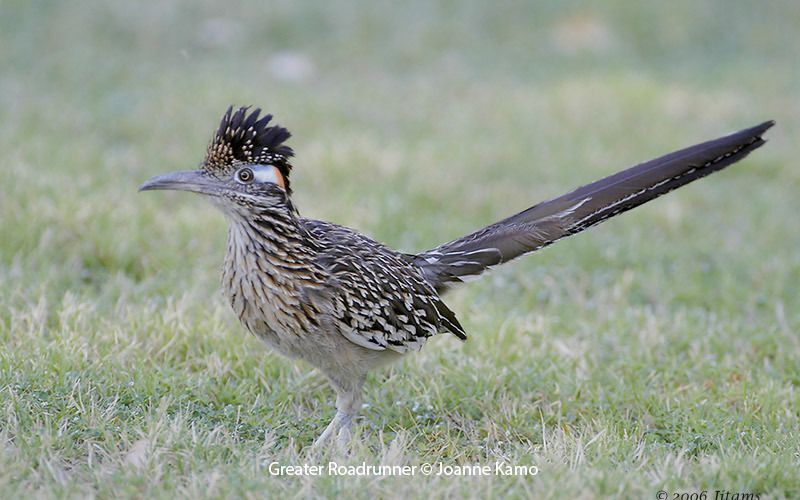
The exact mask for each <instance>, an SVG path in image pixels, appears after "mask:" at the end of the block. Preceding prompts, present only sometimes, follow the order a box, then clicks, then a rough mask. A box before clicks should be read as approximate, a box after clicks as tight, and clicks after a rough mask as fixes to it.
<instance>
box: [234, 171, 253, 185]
mask: <svg viewBox="0 0 800 500" xmlns="http://www.w3.org/2000/svg"><path fill="white" fill-rule="evenodd" d="M253 177H254V175H253V171H252V170H250V169H249V168H243V169H241V170H239V171H238V172H236V178H237V179H238V180H239V182H243V183H245V184H249V183H250V182H253Z"/></svg>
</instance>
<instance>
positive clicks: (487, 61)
mask: <svg viewBox="0 0 800 500" xmlns="http://www.w3.org/2000/svg"><path fill="white" fill-rule="evenodd" d="M0 11H2V15H0V151H2V152H3V154H2V155H1V156H0V290H2V292H0V497H2V498H9V499H12V498H20V497H23V496H33V497H66V498H70V497H85V496H97V497H101V498H111V497H146V498H149V497H158V498H175V497H190V498H205V497H209V498H222V497H227V498H236V497H241V496H246V497H262V496H272V495H277V494H282V495H291V496H294V495H297V496H308V495H311V496H323V497H326V496H335V495H337V494H340V493H351V494H352V493H355V496H356V497H363V498H370V497H373V495H375V494H378V495H383V496H395V495H397V496H406V497H417V496H431V495H434V496H435V495H437V494H451V495H466V496H485V495H486V494H489V493H494V494H498V495H499V494H500V493H507V494H511V495H514V496H520V497H522V496H530V495H533V496H536V497H539V498H544V497H560V498H573V497H580V498H594V497H615V496H624V497H635V498H656V493H657V492H658V491H659V490H664V491H665V492H668V493H669V494H670V496H669V498H673V496H672V494H674V493H681V492H688V493H692V492H694V493H700V492H702V491H703V490H707V491H708V493H707V495H708V500H712V499H714V495H715V493H714V492H715V491H716V490H722V491H728V492H730V493H731V494H733V493H737V492H739V493H743V492H752V493H758V494H760V497H761V498H766V497H776V498H781V497H787V498H789V497H797V496H798V495H800V423H799V419H798V417H800V401H798V397H800V393H799V390H798V389H799V388H800V387H799V386H800V364H799V363H798V360H799V359H800V337H799V336H798V335H799V334H800V222H799V220H800V219H798V217H800V168H798V165H797V161H796V157H797V150H796V148H797V139H798V137H800V65H799V64H798V54H800V35H798V31H797V26H800V8H798V6H797V3H796V2H795V1H794V0H777V1H774V2H764V3H757V2H743V1H728V0H718V1H708V2H702V3H698V2H694V1H688V0H679V1H676V2H657V3H656V2H626V1H621V0H620V1H611V2H603V3H599V4H596V5H595V4H581V3H578V2H572V1H569V2H559V3H555V2H553V3H547V4H544V3H543V4H542V5H536V4H534V3H531V4H530V5H528V4H527V3H523V2H507V3H506V2H500V3H490V2H480V1H466V2H441V3H439V2H436V3H434V2H425V1H422V0H420V1H412V2H402V3H401V2H397V3H394V2H376V3H368V4H366V5H363V4H356V3H351V2H346V1H344V0H337V1H335V2H327V3H322V2H320V3H319V4H318V5H317V4H313V3H303V2H288V1H281V2H274V3H271V4H266V3H263V2H256V1H244V0H242V1H234V2H229V3H227V4H225V6H224V8H223V7H221V6H219V5H218V4H217V2H211V1H204V2H190V1H188V0H186V1H182V2H146V3H140V2H101V1H84V2H56V1H44V0H42V1H27V2H26V1H23V0H0ZM229 104H254V105H257V106H260V107H262V108H265V109H266V110H268V111H270V112H272V113H273V114H275V115H276V117H277V121H278V122H279V123H280V124H282V125H284V126H287V127H288V128H289V129H290V130H292V131H293V133H294V137H293V139H292V141H291V144H292V145H293V146H294V148H295V150H296V151H297V159H296V161H295V174H294V183H293V186H294V188H295V191H296V196H295V199H296V204H297V205H298V207H299V208H300V210H301V212H302V213H303V214H304V215H306V216H310V217H315V218H323V219H328V220H333V221H335V222H338V223H341V224H345V225H348V226H351V227H356V228H358V229H360V230H362V231H364V232H366V233H367V234H370V235H372V236H373V237H375V238H377V239H379V240H381V241H383V242H386V243H387V244H389V245H390V246H393V247H396V248H400V249H403V250H406V251H414V250H423V249H427V248H430V247H432V246H434V245H436V244H438V243H440V242H443V241H445V240H449V239H452V238H454V237H457V236H460V235H461V234H464V233H466V232H467V231H470V230H473V229H475V228H477V227H479V226H481V225H485V224H488V223H490V222H493V221H495V220H497V219H499V218H501V217H504V216H507V215H510V214H511V213H515V212H517V211H519V210H521V209H524V208H526V207H528V206H529V205H532V204H533V203H535V202H537V201H540V200H542V199H545V198H549V197H552V196H555V195H559V194H562V193H563V192H565V191H567V190H569V189H571V188H573V187H575V186H578V185H580V184H583V183H586V182H589V181H592V180H595V179H597V178H599V177H601V176H604V175H607V174H610V173H613V172H614V171H616V170H618V169H621V168H623V167H626V166H628V165H630V164H633V163H637V162H639V161H643V160H647V159H650V158H652V157H655V156H657V155H660V154H663V153H666V152H669V151H671V150H673V149H677V148H679V147H683V146H686V145H689V144H693V143H695V142H700V141H701V140H705V139H711V138H713V137H716V136H718V135H721V134H723V133H726V132H729V131H732V130H735V129H739V128H744V127H746V126H750V125H754V124H756V123H760V122H761V121H763V120H766V119H775V120H777V122H778V125H777V127H775V129H773V130H772V131H770V132H769V134H768V138H769V141H770V142H769V143H768V144H767V145H766V146H764V147H763V148H762V149H760V150H759V151H757V152H756V153H754V154H753V155H752V156H751V157H749V158H748V159H747V160H745V161H744V162H743V163H741V164H738V165H736V166H734V167H732V168H731V169H729V170H726V171H725V172H723V173H720V174H715V175H714V176H712V177H710V178H708V179H705V180H701V181H699V182H698V183H696V184H692V185H691V186H689V187H687V188H684V189H681V190H680V191H677V192H675V193H671V194H670V195H668V196H667V197H665V198H662V199H659V200H657V201H655V202H653V203H652V204H648V205H647V206H645V207H642V208H640V209H638V210H636V211H634V212H632V213H630V214H626V215H624V216H622V217H620V218H619V219H615V220H613V221H610V222H608V223H606V224H604V225H602V226H600V227H598V228H595V229H593V230H591V231H589V232H587V233H585V234H582V235H580V236H577V237H575V238H571V239H567V240H565V241H562V242H559V243H558V244H556V245H554V246H552V247H550V248H548V249H546V250H544V251H542V252H541V253H537V254H535V255H534V256H531V257H528V258H524V259H521V260H520V261H517V262H515V263H514V264H510V265H508V266H505V267H504V268H501V269H498V270H496V272H494V273H492V274H491V275H489V276H488V277H487V278H484V279H483V280H481V281H478V282H476V283H473V284H470V285H468V286H465V287H463V288H461V289H459V290H457V291H456V292H454V293H452V294H451V295H450V296H449V297H448V304H449V305H450V307H451V308H452V309H453V310H455V311H456V312H457V314H458V315H459V317H460V319H461V322H462V323H463V325H464V327H465V328H466V329H467V332H468V333H469V335H470V339H469V341H468V342H466V343H465V344H462V343H460V342H458V341H456V340H454V339H453V338H448V337H445V336H442V337H439V338H436V339H434V340H433V341H431V342H430V343H429V344H428V345H427V346H426V347H425V349H423V351H422V352H421V353H419V354H416V355H412V356H408V357H407V358H406V359H405V360H404V361H403V362H401V363H399V364H397V365H395V366H393V367H391V368H389V369H387V370H385V371H383V372H379V373H376V374H374V375H373V376H372V377H371V379H370V381H369V383H368V386H367V391H366V394H365V400H366V402H367V403H368V404H367V405H365V408H364V410H363V419H362V420H361V422H360V424H359V437H358V442H357V444H356V445H355V447H354V450H353V452H352V455H351V456H350V457H349V458H347V459H340V458H336V460H337V461H338V462H339V463H342V464H345V463H347V464H361V463H362V462H364V463H366V464H370V465H380V464H388V465H409V466H417V467H419V466H421V465H422V464H424V463H441V464H444V465H446V466H453V465H472V464H479V465H486V464H490V465H493V464H494V463H495V462H497V461H502V462H504V463H507V464H511V465H525V466H536V467H538V475H536V476H527V477H526V476H511V477H505V476H497V475H489V476H477V477H453V476H424V475H422V474H419V473H418V474H417V475H415V476H414V477H385V478H380V477H375V476H367V477H341V476H335V475H329V474H324V475H322V476H299V477H293V476H287V475H283V476H275V475H273V474H271V473H270V470H269V465H270V463H273V462H277V463H279V464H281V465H302V464H327V463H328V461H329V460H330V459H331V457H329V456H325V455H319V454H314V453H312V452H311V451H310V450H309V444H310V443H311V442H312V440H313V439H314V437H315V436H316V435H317V434H318V433H319V432H320V431H321V430H322V428H323V427H324V425H325V424H326V423H327V421H328V420H329V419H330V418H331V417H332V415H333V413H334V408H333V395H332V391H331V390H330V389H329V388H328V387H327V385H326V382H325V380H324V379H323V377H322V376H321V375H320V374H318V373H316V372H314V371H312V370H311V369H309V368H308V367H306V366H302V365H297V364H294V363H292V362H290V361H287V360H285V359H283V358H280V357H278V356H276V355H273V354H270V353H269V352H268V351H267V349H266V348H265V347H263V346H262V345H261V344H260V343H259V342H258V341H257V340H256V339H254V338H252V337H250V336H249V335H247V334H245V333H244V330H243V329H242V328H241V327H240V326H239V325H238V323H237V321H236V319H235V318H234V315H233V314H232V312H231V311H230V310H229V307H228V305H227V304H226V302H225V301H224V299H223V298H222V297H221V295H220V293H219V272H220V265H221V262H222V258H223V255H224V248H225V232H226V229H225V222H224V220H223V218H222V216H221V215H220V214H219V213H217V211H216V210H215V209H214V208H213V207H212V206H210V205H209V204H206V203H204V202H203V201H202V200H200V199H199V198H196V197H193V196H191V195H188V194H183V193H158V194H151V193H148V194H141V195H140V194H138V193H137V192H136V188H137V186H138V185H139V183H141V182H142V181H143V180H145V179H146V178H147V177H149V176H150V175H154V174H156V173H161V172H165V171H169V170H178V169H186V168H193V167H194V166H195V165H196V164H197V163H198V162H199V161H200V160H201V159H202V156H203V153H204V148H205V145H206V143H207V141H208V140H209V139H210V137H211V133H212V130H213V129H214V128H215V126H216V124H217V123H218V120H219V117H220V116H221V114H222V112H223V111H224V110H225V108H227V106H228V105H229ZM720 500H723V499H722V498H720ZM724 500H732V497H729V498H727V499H724Z"/></svg>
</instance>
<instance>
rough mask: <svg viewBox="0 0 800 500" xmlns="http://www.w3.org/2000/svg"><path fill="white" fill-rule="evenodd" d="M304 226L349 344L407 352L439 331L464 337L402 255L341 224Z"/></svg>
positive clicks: (311, 222) (306, 222)
mask: <svg viewBox="0 0 800 500" xmlns="http://www.w3.org/2000/svg"><path fill="white" fill-rule="evenodd" d="M305 226H306V227H307V228H308V229H309V231H310V233H311V234H312V235H313V236H314V238H315V239H316V240H317V242H318V245H319V257H318V264H320V265H321V266H322V267H324V268H326V269H327V270H328V271H329V272H330V273H331V275H332V276H333V279H334V280H335V283H334V290H335V291H334V293H333V296H332V304H333V313H332V314H333V315H334V317H335V318H336V320H337V322H338V324H339V325H340V331H341V333H342V335H344V336H345V337H346V338H347V339H348V340H350V341H351V342H353V343H355V344H358V345H360V346H362V347H366V348H368V349H373V350H385V349H390V350H393V351H397V352H407V351H409V350H419V349H421V348H422V346H423V345H424V344H425V342H426V341H427V339H428V338H429V337H431V336H432V335H435V334H436V333H439V332H441V331H450V332H452V333H453V334H455V335H456V336H457V337H459V338H461V339H466V334H465V333H464V329H463V328H462V327H461V325H460V324H459V322H458V319H457V318H456V316H455V314H454V313H453V311H451V310H450V309H449V308H448V307H447V305H445V304H444V302H442V300H441V299H440V298H439V296H438V294H437V293H436V290H434V288H433V287H432V286H431V285H430V284H428V283H427V282H426V281H425V279H424V278H423V276H422V275H421V274H420V272H419V269H418V268H417V267H416V266H414V265H413V264H411V263H409V262H408V261H406V260H405V259H404V258H403V255H402V254H399V253H397V252H395V251H393V250H391V249H388V248H386V247H385V246H383V245H381V244H380V243H378V242H376V241H374V240H372V239H370V238H368V237H366V236H364V235H362V234H359V233H357V232H355V231H353V230H351V229H349V228H346V227H343V226H338V225H335V224H330V223H327V222H322V221H314V220H306V221H305Z"/></svg>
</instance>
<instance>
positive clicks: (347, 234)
mask: <svg viewBox="0 0 800 500" xmlns="http://www.w3.org/2000/svg"><path fill="white" fill-rule="evenodd" d="M272 118H273V116H272V115H271V114H263V115H262V114H261V109H259V108H252V107H250V106H245V107H237V108H234V106H231V107H229V108H228V109H227V111H226V112H225V113H224V115H223V117H222V119H221V121H220V124H219V126H218V127H217V128H216V129H215V131H214V133H213V136H212V140H211V142H210V144H209V145H208V148H207V150H206V152H205V157H204V159H203V161H202V162H201V164H200V168H199V169H195V170H188V171H180V172H172V173H167V174H162V175H157V176H155V177H152V178H150V179H149V180H147V181H146V182H145V183H144V184H142V185H141V186H140V188H139V190H140V191H148V190H181V191H190V192H194V193H199V194H200V195H203V196H205V197H206V198H208V199H209V200H210V201H211V202H212V203H213V204H214V205H215V206H216V207H217V208H218V209H220V210H221V212H222V213H223V214H224V216H225V219H227V224H228V237H227V249H226V256H225V260H224V264H223V270H222V289H223V293H224V295H225V296H226V297H227V299H228V301H229V302H230V305H231V307H232V309H233V311H234V313H235V314H236V316H237V317H238V318H239V320H240V322H241V323H242V324H243V325H244V327H245V328H246V329H247V330H248V331H249V332H250V333H252V334H253V335H255V336H256V337H258V338H259V339H261V340H263V341H264V342H265V343H266V344H267V345H268V346H269V347H270V348H271V349H272V350H274V351H277V352H278V353H280V354H283V355H285V356H288V357H289V358H292V359H296V360H301V361H304V362H306V363H308V364H310V365H311V366H313V367H315V368H317V369H318V370H319V371H321V372H322V373H323V374H324V375H325V377H326V378H327V379H328V381H329V382H330V385H331V386H332V387H333V389H334V391H335V393H336V403H335V407H336V413H335V415H334V416H333V418H332V419H331V421H330V423H329V424H328V426H327V427H326V428H325V429H324V431H323V432H322V433H321V435H320V436H319V437H318V438H317V440H316V441H315V442H314V445H315V446H324V445H327V444H331V443H333V444H334V445H340V446H347V444H348V443H349V442H350V440H351V436H352V432H353V421H354V419H355V418H356V417H357V416H358V412H359V410H360V409H361V407H362V398H363V396H362V392H363V386H364V383H365V380H366V377H367V374H368V373H369V372H371V371H372V370H374V369H376V368H379V367H381V366H383V365H386V364H388V363H391V362H393V361H396V360H398V359H401V358H402V357H403V356H404V355H406V354H408V353H410V352H414V351H419V350H420V349H421V348H422V347H423V346H424V345H425V344H426V342H427V341H428V339H430V338H431V337H433V336H434V335H437V334H439V333H450V334H452V335H454V336H455V337H456V338H458V339H460V340H462V341H463V340H466V339H467V333H466V332H465V330H464V328H463V326H462V325H461V323H460V322H459V320H458V318H457V317H456V314H455V312H453V310H452V309H450V308H449V307H448V306H447V305H446V304H445V302H444V301H443V297H444V296H445V295H446V293H447V291H448V290H450V289H452V288H453V287H454V286H456V285H458V284H460V283H463V282H466V281H469V280H470V279H473V278H476V277H478V276H480V275H481V274H482V273H484V272H485V271H487V270H489V269H491V268H493V267H495V266H498V265H500V264H504V263H506V262H509V261H511V260H513V259H516V258H517V257H520V256H522V255H527V254H529V253H532V252H535V251H537V250H540V249H542V248H544V247H547V246H548V245H551V244H552V243H555V242H556V241H558V240H560V239H562V238H565V237H567V236H570V235H573V234H577V233H579V232H581V231H583V230H585V229H588V228H590V227H592V226H595V225H597V224H599V223H601V222H603V221H605V220H606V219H609V218H611V217H614V216H616V215H619V214H621V213H623V212H626V211H628V210H630V209H632V208H635V207H637V206H639V205H642V204H643V203H646V202H648V201H650V200H653V199H655V198H657V197H659V196H661V195H663V194H666V193H668V192H670V191H672V190H674V189H677V188H679V187H681V186H684V185H686V184H689V183H690V182H693V181H695V180H697V179H700V178H702V177H705V176H707V175H709V174H711V173H713V172H716V171H719V170H722V169H724V168H725V167H727V166H729V165H731V164H733V163H736V162H738V161H739V160H742V159H743V158H745V157H746V156H747V155H748V154H749V153H750V152H752V151H753V150H755V149H757V148H759V147H761V146H762V145H763V144H764V143H765V142H766V140H765V139H763V138H762V136H763V134H764V133H765V132H766V131H767V130H768V129H769V128H770V127H772V126H773V125H774V123H775V122H774V121H766V122H764V123H762V124H760V125H757V126H754V127H751V128H747V129H743V130H741V131H739V132H735V133H732V134H730V135H726V136H724V137H720V138H718V139H714V140H710V141H707V142H703V143H700V144H696V145H694V146H691V147H687V148H685V149H681V150H678V151H675V152H672V153H670V154H667V155H664V156H661V157H658V158H656V159H653V160H650V161H647V162H644V163H640V164H638V165H636V166H633V167H630V168H627V169H625V170H622V171H620V172H618V173H615V174H613V175H610V176H608V177H605V178H603V179H600V180H598V181H595V182H592V183H590V184H587V185H585V186H582V187H579V188H577V189H575V190H573V191H571V192H569V193H567V194H564V195H562V196H559V197H557V198H553V199H551V200H549V201H544V202H542V203H538V204H536V205H533V206H531V207H530V208H527V209H526V210H523V211H521V212H519V213H517V214H515V215H511V216H510V217H507V218H505V219H503V220H500V221H498V222H495V223H494V224H491V225H489V226H486V227H483V228H481V229H478V230H476V231H474V232H472V233H470V234H467V235H465V236H463V237H460V238H457V239H455V240H452V241H449V242H446V243H443V244H441V245H439V246H437V247H435V248H432V249H430V250H427V251H423V252H419V253H405V252H399V251H396V250H393V249H391V248H389V247H387V246H386V245H383V244H381V243H379V242H377V241H375V240H374V239H372V238H370V237H368V236H366V235H364V234H362V233H360V232H358V231H356V230H354V229H351V228H348V227H345V226H342V225H338V224H334V223H331V222H325V221H322V220H315V219H310V218H305V217H302V216H301V215H300V213H299V211H298V209H297V207H296V206H295V204H294V200H293V198H292V186H291V182H290V174H291V171H292V161H293V160H292V158H293V157H294V151H293V149H292V148H291V147H290V146H289V145H288V144H287V140H288V139H289V137H290V136H291V134H290V132H289V131H288V130H287V129H286V128H284V127H282V126H280V125H277V124H273V123H272Z"/></svg>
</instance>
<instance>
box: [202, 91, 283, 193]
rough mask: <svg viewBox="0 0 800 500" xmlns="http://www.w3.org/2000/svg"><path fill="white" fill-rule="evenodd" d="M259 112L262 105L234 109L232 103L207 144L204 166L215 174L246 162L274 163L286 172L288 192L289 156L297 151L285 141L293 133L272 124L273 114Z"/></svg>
mask: <svg viewBox="0 0 800 500" xmlns="http://www.w3.org/2000/svg"><path fill="white" fill-rule="evenodd" d="M260 115H261V109H259V108H255V109H254V110H252V111H250V107H249V106H245V107H240V108H238V109H236V110H235V111H234V109H233V106H230V107H229V108H228V110H227V111H226V112H225V115H223V117H222V121H220V124H219V128H218V129H217V131H216V132H215V133H214V138H213V139H212V140H211V144H209V145H208V150H207V151H206V158H205V161H204V162H203V168H205V170H206V171H208V172H210V173H213V174H215V175H228V174H230V173H231V172H233V171H234V170H235V169H236V168H237V167H238V165H241V164H243V163H256V164H263V165H274V166H275V167H277V168H278V169H279V170H280V171H281V174H283V177H284V179H285V181H286V188H287V192H289V173H290V171H291V169H292V167H291V164H290V163H289V158H290V157H292V156H294V151H292V148H291V147H289V146H287V145H286V144H284V142H285V141H286V140H287V139H289V137H291V135H292V134H291V133H289V131H288V130H286V129H285V128H283V127H281V126H280V125H272V126H269V122H270V120H272V115H270V114H265V115H264V116H261V117H260V118H259V116H260Z"/></svg>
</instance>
